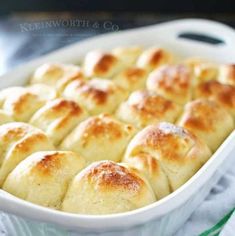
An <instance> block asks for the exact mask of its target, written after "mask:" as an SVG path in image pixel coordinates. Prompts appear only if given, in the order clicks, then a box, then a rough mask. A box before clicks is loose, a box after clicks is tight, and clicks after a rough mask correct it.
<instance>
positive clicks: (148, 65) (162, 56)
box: [136, 47, 173, 71]
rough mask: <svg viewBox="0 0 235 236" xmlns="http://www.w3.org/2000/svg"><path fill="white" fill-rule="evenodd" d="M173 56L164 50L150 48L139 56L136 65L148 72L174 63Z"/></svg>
mask: <svg viewBox="0 0 235 236" xmlns="http://www.w3.org/2000/svg"><path fill="white" fill-rule="evenodd" d="M172 58H173V57H172V55H171V54H170V53H169V52H168V51H166V50H165V49H163V48H158V47H152V48H148V49H146V50H145V51H143V53H142V54H141V55H140V56H139V58H138V60H137V62H136V65H137V66H138V67H140V68H144V69H146V70H148V71H152V70H154V69H156V68H157V67H159V66H161V65H163V64H168V63H171V62H172Z"/></svg>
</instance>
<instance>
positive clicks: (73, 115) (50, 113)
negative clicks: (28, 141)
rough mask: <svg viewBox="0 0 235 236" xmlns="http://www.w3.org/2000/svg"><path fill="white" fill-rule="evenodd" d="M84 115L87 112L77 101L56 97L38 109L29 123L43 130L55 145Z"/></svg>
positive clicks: (85, 115) (86, 115)
mask: <svg viewBox="0 0 235 236" xmlns="http://www.w3.org/2000/svg"><path fill="white" fill-rule="evenodd" d="M86 117H88V114H87V113H86V111H84V110H83V109H82V108H80V106H79V105H77V103H75V102H73V101H70V100H65V99H63V98H58V99H55V100H52V101H50V102H48V103H47V104H46V105H45V106H43V107H42V108H41V109H39V110H38V111H37V112H36V113H35V114H34V115H33V117H32V118H31V120H30V123H31V124H32V125H34V126H36V127H38V128H40V129H42V130H43V131H45V133H46V134H47V136H48V137H49V138H50V139H51V141H52V142H53V143H54V145H56V146H57V145H58V144H59V143H60V142H61V141H62V139H63V138H64V137H65V136H66V135H67V134H68V133H69V132H70V131H71V130H72V129H73V128H75V126H76V125H77V124H78V123H79V122H81V121H82V120H84V119H85V118H86Z"/></svg>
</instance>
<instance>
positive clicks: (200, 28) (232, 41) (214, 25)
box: [161, 19, 235, 50]
mask: <svg viewBox="0 0 235 236" xmlns="http://www.w3.org/2000/svg"><path fill="white" fill-rule="evenodd" d="M161 31H162V32H163V31H164V35H165V36H169V38H170V37H174V38H180V35H182V34H184V33H191V34H195V35H202V36H204V37H208V38H212V39H215V41H218V42H221V43H218V45H219V46H221V47H226V48H227V49H231V50H234V48H235V31H234V29H233V28H231V27H229V26H227V25H224V24H222V23H219V22H215V21H211V20H204V19H185V20H184V19H183V20H176V21H171V22H170V23H164V24H162V28H161ZM194 40H197V39H194ZM199 41H203V40H199ZM212 44H216V43H212Z"/></svg>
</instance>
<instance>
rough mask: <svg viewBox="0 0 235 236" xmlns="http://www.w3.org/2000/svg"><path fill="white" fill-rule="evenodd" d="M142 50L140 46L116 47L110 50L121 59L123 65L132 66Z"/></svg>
mask: <svg viewBox="0 0 235 236" xmlns="http://www.w3.org/2000/svg"><path fill="white" fill-rule="evenodd" d="M142 51H143V49H142V47H140V46H127V47H117V48H114V49H113V50H112V54H113V55H115V56H116V57H118V58H119V59H121V60H122V61H123V62H124V64H125V66H132V65H134V64H135V62H136V60H137V58H138V57H139V55H140V54H141V52H142Z"/></svg>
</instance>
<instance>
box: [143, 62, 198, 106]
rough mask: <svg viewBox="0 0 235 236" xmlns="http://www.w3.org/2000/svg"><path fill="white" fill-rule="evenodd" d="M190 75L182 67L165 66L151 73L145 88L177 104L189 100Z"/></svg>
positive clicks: (186, 68)
mask: <svg viewBox="0 0 235 236" xmlns="http://www.w3.org/2000/svg"><path fill="white" fill-rule="evenodd" d="M192 79H193V77H192V75H191V73H190V70H189V69H188V67H186V66H184V65H165V66H162V67H161V68H159V69H156V70H155V71H153V72H152V73H151V74H150V75H149V77H148V79H147V88H148V89H149V90H152V91H155V92H156V93H158V94H159V95H161V96H163V97H165V98H167V99H169V100H172V101H174V102H176V103H178V104H181V105H183V104H185V103H186V102H188V101H189V100H190V99H191V96H192V94H191V88H192Z"/></svg>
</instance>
